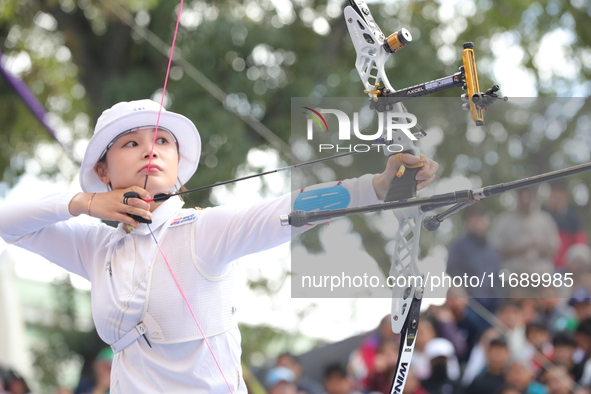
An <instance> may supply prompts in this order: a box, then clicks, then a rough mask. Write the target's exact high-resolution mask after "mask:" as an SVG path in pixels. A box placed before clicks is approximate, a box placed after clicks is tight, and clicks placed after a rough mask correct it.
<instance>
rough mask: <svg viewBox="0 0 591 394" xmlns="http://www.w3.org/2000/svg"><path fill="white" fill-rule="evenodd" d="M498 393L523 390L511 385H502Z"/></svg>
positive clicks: (504, 393)
mask: <svg viewBox="0 0 591 394" xmlns="http://www.w3.org/2000/svg"><path fill="white" fill-rule="evenodd" d="M497 393H498V394H523V391H521V390H519V389H516V388H515V387H513V386H503V387H501V389H500V390H499V391H497Z"/></svg>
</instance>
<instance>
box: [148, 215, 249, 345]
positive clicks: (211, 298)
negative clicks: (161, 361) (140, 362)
mask: <svg viewBox="0 0 591 394" xmlns="http://www.w3.org/2000/svg"><path fill="white" fill-rule="evenodd" d="M193 212H194V211H193ZM197 220H198V219H197ZM195 223H196V222H195V221H191V222H188V223H180V224H179V223H178V222H176V223H175V222H172V223H171V225H170V227H169V228H168V229H167V230H166V231H165V234H164V236H163V238H162V239H161V240H160V245H161V247H162V251H163V252H164V255H165V256H166V258H167V260H168V262H169V264H170V266H171V268H172V271H173V272H174V274H175V276H176V278H177V280H178V281H179V283H180V285H181V287H182V289H183V291H184V293H185V296H186V297H187V299H188V300H189V303H190V305H191V308H192V309H193V312H194V313H195V316H196V318H197V321H198V322H199V325H200V326H201V329H202V330H203V333H204V335H202V334H201V332H200V331H199V329H198V327H197V325H196V324H195V321H194V320H193V317H192V316H191V312H190V311H189V308H188V307H187V304H186V303H185V300H184V299H183V297H182V295H181V293H180V291H179V289H178V288H177V285H176V284H175V282H174V279H173V277H172V275H171V274H170V272H169V270H168V267H167V265H166V262H165V261H164V259H163V258H162V255H161V254H160V253H157V255H156V258H155V259H154V262H153V264H152V267H151V272H150V274H149V277H148V286H147V294H146V304H145V305H146V307H145V310H144V314H143V317H142V320H143V323H144V324H145V325H146V328H147V333H146V335H147V336H148V338H149V340H150V341H151V342H154V343H180V342H188V341H193V340H197V339H202V338H203V336H205V337H211V336H214V335H218V334H221V333H223V332H226V331H228V330H229V329H231V328H232V327H234V326H235V325H236V324H237V322H236V316H235V311H236V308H235V306H234V303H235V293H234V292H235V289H236V275H235V270H234V269H230V271H229V272H228V273H226V274H224V275H223V276H219V277H212V276H209V275H207V274H206V273H205V272H204V270H203V268H202V267H201V266H200V265H199V262H198V260H197V256H196V253H197V254H198V253H199V251H195ZM201 235H202V236H207V234H201Z"/></svg>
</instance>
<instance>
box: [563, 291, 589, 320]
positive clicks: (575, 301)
mask: <svg viewBox="0 0 591 394" xmlns="http://www.w3.org/2000/svg"><path fill="white" fill-rule="evenodd" d="M568 304H569V305H570V306H572V307H573V308H574V310H575V317H576V319H577V321H583V320H585V319H587V318H589V317H591V293H590V292H589V290H587V289H585V288H579V289H575V290H574V291H573V295H572V297H571V299H570V301H569V302H568Z"/></svg>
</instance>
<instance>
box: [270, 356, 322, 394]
mask: <svg viewBox="0 0 591 394" xmlns="http://www.w3.org/2000/svg"><path fill="white" fill-rule="evenodd" d="M277 366H278V367H285V368H288V369H290V370H291V371H292V372H293V373H294V375H295V383H296V385H297V389H298V391H303V392H306V393H308V394H323V393H324V388H323V387H322V385H321V384H320V383H319V382H317V381H315V380H314V379H312V378H310V377H308V376H306V375H304V374H303V368H302V363H301V362H300V360H299V359H298V358H297V357H296V356H294V355H293V354H291V353H283V354H280V355H279V357H277Z"/></svg>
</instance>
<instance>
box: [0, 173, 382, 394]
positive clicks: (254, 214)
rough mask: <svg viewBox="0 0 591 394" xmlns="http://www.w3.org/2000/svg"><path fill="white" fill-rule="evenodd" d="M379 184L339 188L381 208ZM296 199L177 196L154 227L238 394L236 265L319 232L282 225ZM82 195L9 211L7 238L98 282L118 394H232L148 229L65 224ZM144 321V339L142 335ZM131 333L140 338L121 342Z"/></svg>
mask: <svg viewBox="0 0 591 394" xmlns="http://www.w3.org/2000/svg"><path fill="white" fill-rule="evenodd" d="M372 179H373V175H371V174H368V175H364V176H362V177H360V178H356V179H350V180H345V181H343V182H342V186H344V187H345V188H346V189H347V190H348V191H349V193H350V195H351V202H350V204H349V207H354V206H360V205H368V204H378V203H379V202H380V201H379V200H378V199H377V197H376V195H375V191H374V189H373V186H372ZM333 185H334V182H332V183H330V184H323V185H316V186H313V187H310V188H306V190H310V189H314V188H322V187H326V186H333ZM299 192H300V191H295V192H293V193H291V194H286V195H284V196H281V197H278V198H275V199H271V200H269V201H263V202H261V203H258V204H255V205H253V206H250V207H247V208H235V207H228V206H222V207H215V208H207V209H203V210H197V209H183V208H182V206H183V202H182V201H181V200H180V198H178V197H172V198H170V199H169V200H168V201H166V202H164V203H163V204H162V205H160V206H159V207H158V208H157V209H156V210H155V211H154V212H153V218H152V224H151V225H150V227H151V228H152V231H153V232H154V235H155V236H156V238H157V239H158V240H159V242H160V244H161V247H162V249H163V251H164V255H165V256H166V259H167V260H168V262H169V263H170V264H171V267H172V270H173V272H174V273H175V275H176V277H177V278H178V279H179V281H180V284H181V286H182V288H183V290H184V291H185V293H186V296H187V298H188V300H189V302H190V304H191V307H192V309H193V311H194V312H195V315H196V317H197V320H198V322H199V325H200V326H201V328H202V330H203V332H204V334H205V336H206V337H207V338H208V341H209V345H210V346H211V348H212V351H213V353H214V354H215V355H216V357H217V359H218V362H219V363H220V367H221V369H222V370H223V371H224V375H225V376H226V378H227V379H228V383H229V384H230V386H231V387H232V391H233V392H234V393H246V386H245V384H244V381H243V379H242V372H241V371H242V369H241V364H240V355H241V347H240V332H239V330H238V325H237V320H236V297H235V290H236V283H237V281H236V279H237V278H236V277H235V274H234V272H235V270H234V269H233V268H234V266H235V260H237V259H238V258H240V257H242V256H245V255H248V254H251V253H256V252H259V251H263V250H266V249H270V248H272V247H275V246H277V245H280V244H282V243H285V242H287V241H290V240H291V238H292V236H294V235H297V234H299V233H302V232H304V231H306V230H307V229H309V228H311V227H312V226H304V227H301V228H292V227H282V226H281V225H280V221H279V216H280V215H282V214H286V213H289V212H291V210H292V203H293V201H294V199H295V197H296V196H297V193H299ZM75 194H76V193H60V194H55V195H52V196H47V197H45V198H42V199H37V200H35V201H30V202H22V201H17V202H14V203H4V204H2V206H0V218H1V220H0V237H2V238H3V239H4V240H5V241H6V242H8V243H11V244H15V245H18V246H20V247H23V248H25V249H27V250H30V251H33V252H35V253H37V254H39V255H41V256H43V257H45V258H47V259H48V260H50V261H52V262H54V263H56V264H58V265H59V266H61V267H63V268H65V269H66V270H68V271H70V272H73V273H75V274H78V275H80V276H82V277H84V278H86V279H88V280H90V281H91V283H92V290H91V300H92V313H93V319H94V323H95V326H96V330H97V332H98V334H99V335H100V337H101V338H102V339H103V340H104V341H105V342H106V343H107V344H109V345H113V346H114V347H115V349H114V350H115V351H116V354H115V358H114V360H113V367H112V372H111V393H113V394H115V393H140V392H141V393H163V392H166V393H226V392H228V388H227V386H226V383H225V382H224V379H223V378H222V376H221V374H220V372H219V370H218V368H217V366H216V365H215V362H214V361H213V359H212V356H211V354H210V351H209V350H208V349H207V346H206V344H205V343H204V340H203V338H202V335H201V333H200V331H199V330H198V328H197V325H196V324H195V322H194V320H193V318H192V317H191V315H190V313H189V311H188V308H187V306H186V304H185V302H184V300H183V299H182V296H181V295H180V293H179V290H178V289H177V287H176V285H175V283H174V280H173V278H172V276H171V275H170V273H169V271H168V268H167V267H166V263H165V261H164V260H163V258H162V256H161V254H160V253H159V252H158V250H157V246H156V244H155V242H154V240H153V239H152V235H151V234H150V232H149V230H148V228H147V225H146V224H141V225H140V226H139V227H137V228H136V229H135V230H134V231H132V232H131V233H129V234H128V233H127V232H126V231H125V230H124V228H123V225H121V224H120V225H119V226H118V227H117V228H113V227H109V226H107V225H105V224H98V225H87V224H82V223H80V222H79V221H72V220H68V219H70V218H71V217H72V216H71V215H70V213H69V211H68V204H69V202H70V201H71V199H72V198H73V197H74V195H75ZM140 322H142V323H143V327H144V328H145V330H146V333H145V334H146V338H147V341H146V340H144V339H143V337H142V336H140V335H139V334H137V326H138V323H140ZM130 333H132V334H130ZM133 333H136V334H135V335H133ZM126 335H128V337H131V336H133V337H134V338H132V339H131V340H130V341H129V343H123V342H122V338H123V337H125V336H126ZM148 341H149V342H150V345H151V347H150V346H149V345H148V343H147V342H148ZM117 344H119V345H125V346H115V345H117Z"/></svg>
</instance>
